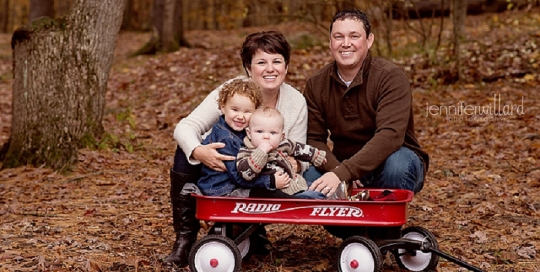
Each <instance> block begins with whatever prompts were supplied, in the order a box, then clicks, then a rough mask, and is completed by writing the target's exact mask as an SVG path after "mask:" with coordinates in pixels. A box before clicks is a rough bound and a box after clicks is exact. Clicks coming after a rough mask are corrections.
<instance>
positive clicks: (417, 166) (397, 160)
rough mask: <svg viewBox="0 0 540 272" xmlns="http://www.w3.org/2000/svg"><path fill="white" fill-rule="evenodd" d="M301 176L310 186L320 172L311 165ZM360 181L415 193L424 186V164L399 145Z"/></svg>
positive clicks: (375, 186)
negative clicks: (398, 147)
mask: <svg viewBox="0 0 540 272" xmlns="http://www.w3.org/2000/svg"><path fill="white" fill-rule="evenodd" d="M303 176H304V178H305V179H306V181H307V183H308V186H311V184H312V183H313V182H314V181H315V180H316V179H317V178H319V177H320V176H322V173H321V172H319V171H318V170H317V169H315V167H313V166H311V167H309V169H308V170H307V171H306V172H304V175H303ZM360 182H362V184H363V185H364V187H366V188H382V189H405V190H409V191H413V192H415V193H417V192H419V191H420V190H422V188H423V187H424V165H423V164H422V160H420V158H419V157H418V155H416V153H414V152H413V151H412V150H410V149H408V148H406V147H401V148H400V149H398V150H397V151H396V152H394V153H392V154H391V155H390V156H389V157H388V158H387V159H386V161H384V163H383V164H381V165H380V166H379V167H377V168H376V169H375V170H373V171H371V172H369V173H367V174H366V175H364V176H363V177H362V178H360Z"/></svg>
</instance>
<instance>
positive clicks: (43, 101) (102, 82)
mask: <svg viewBox="0 0 540 272" xmlns="http://www.w3.org/2000/svg"><path fill="white" fill-rule="evenodd" d="M124 5H125V0H101V1H87V0H77V1H76V2H75V4H74V6H73V8H72V10H71V12H70V13H69V14H68V16H67V17H63V18H59V19H57V20H53V19H50V18H46V17H42V18H41V19H38V20H36V21H34V22H33V23H32V24H31V25H25V26H22V27H20V28H19V29H17V30H16V31H15V32H14V33H13V37H12V40H11V46H12V48H13V60H14V64H13V76H14V82H13V103H12V107H13V111H12V112H13V119H12V126H11V137H10V139H9V140H8V142H7V143H6V144H5V145H4V146H3V148H2V151H1V152H0V159H2V161H3V167H17V166H20V165H25V164H32V165H43V164H44V165H47V166H49V167H52V168H54V169H57V170H69V168H70V166H71V165H72V164H73V163H75V162H76V159H77V154H78V148H79V147H81V146H84V145H85V144H87V143H89V142H92V141H95V139H96V138H98V137H100V136H101V135H102V133H103V125H102V117H103V111H104V107H105V91H106V87H107V81H108V77H109V71H110V68H111V65H112V60H113V53H114V47H115V45H116V38H117V35H118V32H119V30H120V25H121V23H122V12H123V10H124Z"/></svg>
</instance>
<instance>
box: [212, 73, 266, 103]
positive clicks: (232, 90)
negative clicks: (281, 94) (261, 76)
mask: <svg viewBox="0 0 540 272" xmlns="http://www.w3.org/2000/svg"><path fill="white" fill-rule="evenodd" d="M235 94H239V95H243V96H245V97H247V98H249V99H250V100H251V101H252V102H253V103H254V104H255V108H258V107H260V106H262V95H261V90H260V89H259V86H257V84H255V82H253V81H252V80H249V79H234V80H232V81H230V82H228V83H226V84H225V85H224V86H223V88H222V89H221V91H220V92H219V97H218V99H217V103H218V108H220V109H221V107H224V106H225V103H227V101H228V100H229V99H230V98H231V97H233V96H234V95H235Z"/></svg>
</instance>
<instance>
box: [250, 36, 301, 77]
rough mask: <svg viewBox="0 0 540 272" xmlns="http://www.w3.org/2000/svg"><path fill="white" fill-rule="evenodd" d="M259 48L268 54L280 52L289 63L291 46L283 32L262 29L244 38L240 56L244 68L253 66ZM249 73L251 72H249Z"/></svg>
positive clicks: (287, 63) (286, 63) (286, 62)
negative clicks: (252, 62)
mask: <svg viewBox="0 0 540 272" xmlns="http://www.w3.org/2000/svg"><path fill="white" fill-rule="evenodd" d="M258 50H261V51H263V52H266V53H268V54H280V55H282V56H283V58H284V59H285V65H287V66H288V65H289V60H290V58H291V46H290V45H289V42H287V39H286V38H285V36H283V34H281V32H278V31H273V30H272V31H261V32H255V33H252V34H250V35H249V36H247V37H246V39H245V40H244V43H243V44H242V49H241V50H240V57H241V58H242V65H243V66H244V70H246V73H247V70H248V69H250V68H251V60H252V59H253V56H254V55H255V53H257V51H258ZM248 75H249V74H248Z"/></svg>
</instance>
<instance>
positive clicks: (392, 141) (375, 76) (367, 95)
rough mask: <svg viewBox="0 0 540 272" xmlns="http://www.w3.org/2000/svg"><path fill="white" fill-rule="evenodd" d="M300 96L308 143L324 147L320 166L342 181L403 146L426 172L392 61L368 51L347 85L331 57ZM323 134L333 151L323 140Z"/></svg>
mask: <svg viewBox="0 0 540 272" xmlns="http://www.w3.org/2000/svg"><path fill="white" fill-rule="evenodd" d="M304 96H305V98H306V100H307V105H308V132H307V143H308V144H309V145H311V146H313V147H316V148H318V149H320V150H325V151H326V158H327V163H326V164H324V165H323V169H324V170H325V171H332V172H334V173H335V174H336V175H337V176H338V177H339V178H340V179H341V180H344V181H353V180H357V179H360V178H361V177H362V176H364V175H365V174H367V173H369V172H371V171H373V170H375V168H377V167H378V166H379V165H381V164H382V163H383V162H384V161H385V160H386V158H388V156H390V155H391V154H392V153H393V152H395V151H397V150H398V149H399V148H400V147H402V146H405V147H407V148H409V149H411V150H413V151H414V152H415V153H416V154H417V155H418V156H419V157H420V159H421V160H422V161H423V163H424V172H426V171H427V169H428V166H429V156H428V154H427V153H426V152H424V151H423V150H422V149H421V148H420V144H419V143H418V141H417V139H416V136H415V132H414V120H413V111H412V95H411V90H410V83H409V78H408V76H407V75H406V74H405V72H404V71H403V70H402V69H401V68H400V67H398V66H397V65H395V64H393V63H392V62H390V61H387V60H384V59H382V58H378V57H373V56H371V54H370V53H368V55H367V57H366V59H365V61H364V64H363V66H362V68H361V69H360V71H359V72H358V74H357V75H356V77H355V78H354V80H353V81H352V83H351V85H350V86H349V87H347V86H346V85H345V83H343V81H342V80H341V79H340V78H339V75H338V74H337V65H336V63H335V61H334V62H333V63H331V64H328V65H326V66H325V67H323V68H322V69H321V70H320V71H318V72H316V73H315V74H314V75H313V76H312V77H311V78H309V79H308V81H307V83H306V87H305V89H304ZM328 136H330V139H331V141H332V142H333V149H332V150H330V148H329V147H328V145H327V139H328ZM338 165H339V167H338V168H336V166H338Z"/></svg>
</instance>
